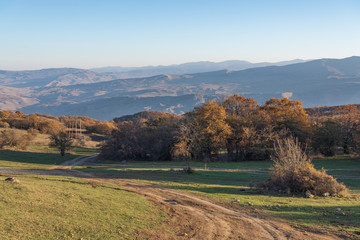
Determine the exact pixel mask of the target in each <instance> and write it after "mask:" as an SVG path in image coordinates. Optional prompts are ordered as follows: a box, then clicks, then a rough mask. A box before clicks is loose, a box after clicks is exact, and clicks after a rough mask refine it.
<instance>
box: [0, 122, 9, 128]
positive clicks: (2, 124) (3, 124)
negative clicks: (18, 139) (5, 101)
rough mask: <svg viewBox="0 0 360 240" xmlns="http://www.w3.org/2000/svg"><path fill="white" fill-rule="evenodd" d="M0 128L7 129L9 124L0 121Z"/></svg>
mask: <svg viewBox="0 0 360 240" xmlns="http://www.w3.org/2000/svg"><path fill="white" fill-rule="evenodd" d="M0 127H1V128H9V127H10V124H8V123H7V122H4V121H0Z"/></svg>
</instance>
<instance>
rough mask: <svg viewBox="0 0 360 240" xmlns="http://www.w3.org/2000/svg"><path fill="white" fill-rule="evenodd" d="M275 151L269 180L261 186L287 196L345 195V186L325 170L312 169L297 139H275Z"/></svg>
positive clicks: (312, 166)
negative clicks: (285, 193)
mask: <svg viewBox="0 0 360 240" xmlns="http://www.w3.org/2000/svg"><path fill="white" fill-rule="evenodd" d="M274 149H275V151H274V154H273V156H272V160H273V161H274V165H273V167H272V168H271V169H270V178H269V180H268V181H266V182H265V183H263V184H262V187H264V188H266V189H268V190H276V191H281V192H287V193H302V194H303V193H305V192H307V191H310V192H311V193H312V194H314V195H323V194H325V193H329V194H333V195H334V194H338V195H346V194H347V192H348V190H347V188H346V187H345V185H344V184H342V183H338V182H337V181H336V179H335V178H333V177H332V176H330V175H328V174H327V173H326V171H325V170H324V169H322V170H320V171H319V170H316V169H315V167H314V165H313V164H312V163H311V160H310V159H309V157H308V156H307V154H306V153H305V151H304V150H303V149H302V148H301V146H300V144H299V142H298V140H297V139H294V138H293V137H288V138H285V139H277V140H276V142H275V145H274Z"/></svg>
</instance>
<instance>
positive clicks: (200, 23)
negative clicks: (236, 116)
mask: <svg viewBox="0 0 360 240" xmlns="http://www.w3.org/2000/svg"><path fill="white" fill-rule="evenodd" d="M359 13H360V1H358V0H299V1H298V0H247V1H246V0H101V1H99V0H31V1H29V0H22V1H21V0H0V69H2V70H30V69H42V68H50V67H78V68H92V67H103V66H123V67H134V66H145V65H170V64H179V63H185V62H196V61H213V62H220V61H226V60H247V61H250V62H265V61H266V62H277V61H283V60H292V59H307V60H308V59H317V58H345V57H349V56H360V44H359V43H360V31H359V24H360V14H359Z"/></svg>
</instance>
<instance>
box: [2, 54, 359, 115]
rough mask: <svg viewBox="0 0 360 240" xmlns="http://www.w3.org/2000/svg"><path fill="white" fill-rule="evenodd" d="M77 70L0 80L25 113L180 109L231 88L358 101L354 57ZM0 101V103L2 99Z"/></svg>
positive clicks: (309, 101) (256, 94) (319, 100)
mask: <svg viewBox="0 0 360 240" xmlns="http://www.w3.org/2000/svg"><path fill="white" fill-rule="evenodd" d="M59 71H60V70H59ZM71 71H76V70H74V69H71ZM78 71H79V73H80V75H85V76H88V78H85V79H83V78H81V77H79V78H75V77H69V79H70V80H69V81H65V80H64V81H60V80H59V79H63V76H60V75H59V76H57V77H56V79H55V80H54V79H53V78H51V79H49V78H46V77H44V78H42V80H38V81H37V83H36V84H35V83H31V84H32V86H33V87H29V86H28V87H26V88H25V87H21V88H20V87H19V86H20V85H21V84H23V85H24V84H25V85H26V84H28V85H29V83H26V81H25V80H22V79H21V78H20V80H17V79H15V80H14V79H13V80H12V81H7V82H6V81H3V82H6V85H7V86H16V87H17V88H14V87H13V88H11V89H12V91H13V93H14V92H19V93H20V92H21V91H22V94H18V96H19V97H22V98H26V100H27V102H26V104H23V105H22V103H21V102H19V103H18V104H13V108H14V106H15V107H16V108H17V109H21V110H23V111H24V112H25V113H31V112H41V113H46V114H53V115H62V114H75V115H79V114H80V115H86V116H91V117H93V118H97V119H103V120H108V119H112V118H114V117H119V116H122V115H126V114H132V113H136V112H140V111H144V110H154V111H156V110H159V111H168V112H174V113H182V112H186V111H189V110H191V109H192V108H193V107H194V106H196V105H197V104H199V103H202V102H204V101H206V100H207V99H214V98H221V97H223V96H226V95H228V94H234V93H236V94H239V95H244V96H246V97H253V98H254V99H255V100H257V101H258V102H259V103H260V104H261V103H262V102H263V101H265V100H267V99H269V98H271V97H290V98H292V99H297V100H300V101H302V102H303V103H304V106H305V107H311V106H323V105H342V104H351V103H359V102H360V95H359V94H358V93H359V91H360V57H350V58H345V59H319V60H313V61H309V62H304V63H296V64H290V65H285V66H268V67H260V68H251V69H246V70H241V71H229V70H220V71H212V72H204V73H194V74H183V75H171V74H163V75H157V76H152V77H146V78H129V79H117V80H107V79H112V78H113V76H109V75H107V74H100V75H97V73H93V72H91V71H88V70H78ZM71 74H75V73H74V72H72V73H71ZM66 76H69V75H68V74H66ZM77 76H79V75H77ZM90 76H92V77H90ZM44 79H46V80H44ZM24 81H25V82H24ZM41 81H43V82H42V85H41V84H40V83H39V82H41ZM19 82H21V83H19ZM28 82H31V80H28ZM34 82H36V81H34ZM89 82H91V83H89ZM45 83H46V84H45ZM14 84H15V85H14ZM0 85H1V84H0ZM3 85H4V84H3ZM9 89H10V88H9ZM7 90H8V89H7ZM25 90H26V91H25ZM7 92H8V93H9V91H7ZM13 95H14V94H13ZM14 101H15V100H14ZM19 101H20V100H19ZM2 103H3V105H0V106H2V107H3V108H2V109H5V108H6V106H7V104H6V103H4V99H3V102H2ZM9 106H10V105H9Z"/></svg>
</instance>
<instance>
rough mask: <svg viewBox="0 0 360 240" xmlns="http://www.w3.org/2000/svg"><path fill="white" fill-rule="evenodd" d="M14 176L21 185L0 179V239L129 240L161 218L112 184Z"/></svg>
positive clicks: (151, 207) (152, 208)
mask: <svg viewBox="0 0 360 240" xmlns="http://www.w3.org/2000/svg"><path fill="white" fill-rule="evenodd" d="M16 177H17V178H18V179H19V180H20V184H13V183H8V182H5V181H3V180H4V179H5V176H0V191H1V194H0V212H1V218H0V236H1V239H130V238H131V236H132V233H133V231H135V230H139V229H144V228H149V227H154V226H156V225H158V224H160V223H161V222H162V220H163V215H162V212H161V211H160V210H159V209H158V208H157V206H155V205H154V204H152V203H150V202H149V201H147V200H146V199H144V198H143V197H141V196H139V195H137V194H133V193H129V192H126V191H123V190H121V189H120V188H118V187H114V186H112V185H104V184H96V183H87V182H84V181H81V180H78V179H76V178H69V177H62V176H56V177H55V176H33V175H19V176H16ZM130 203H131V204H130Z"/></svg>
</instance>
